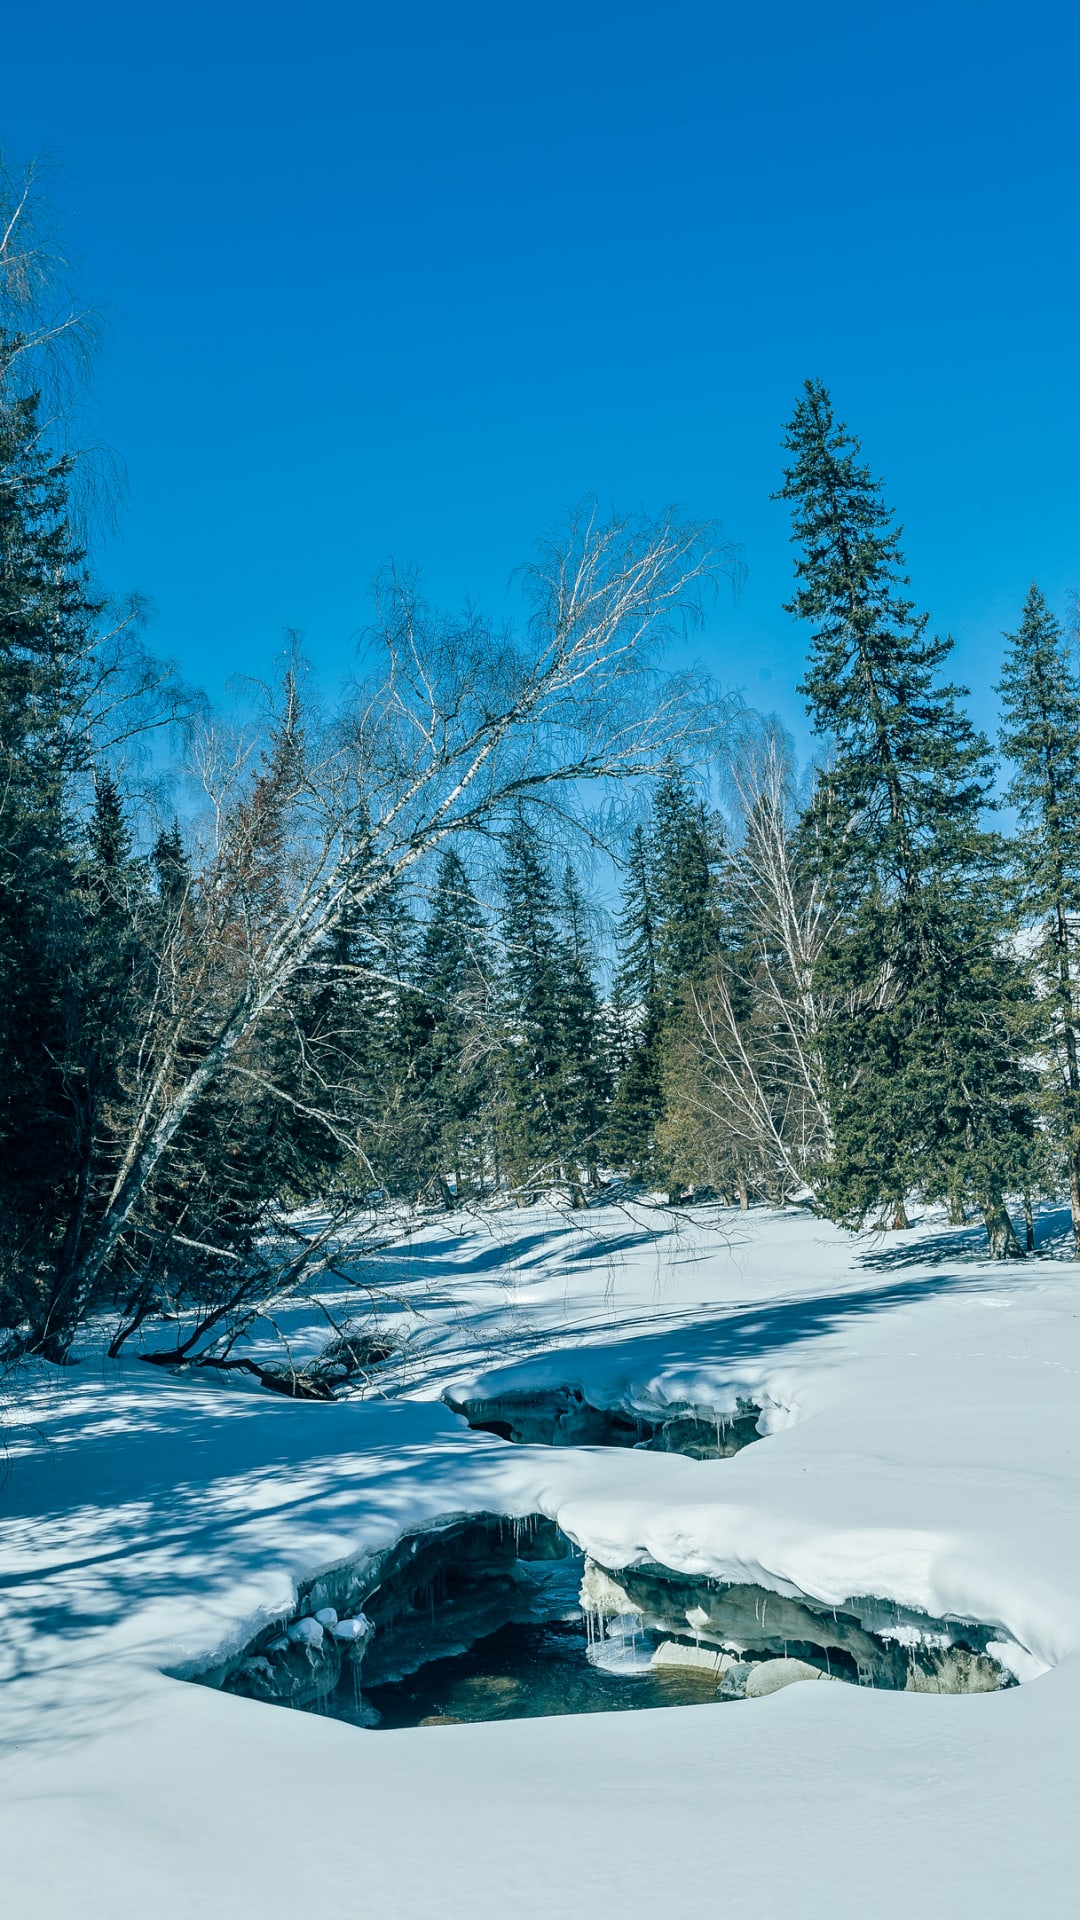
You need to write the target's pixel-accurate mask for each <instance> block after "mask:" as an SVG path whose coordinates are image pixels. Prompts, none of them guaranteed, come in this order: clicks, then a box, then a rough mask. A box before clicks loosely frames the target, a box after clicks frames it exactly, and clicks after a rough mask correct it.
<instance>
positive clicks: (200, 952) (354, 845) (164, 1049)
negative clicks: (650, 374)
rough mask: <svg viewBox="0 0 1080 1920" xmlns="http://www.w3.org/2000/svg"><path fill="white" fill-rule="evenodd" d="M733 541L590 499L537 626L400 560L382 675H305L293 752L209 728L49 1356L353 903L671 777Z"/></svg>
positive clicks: (51, 1315) (289, 705) (48, 1327)
mask: <svg viewBox="0 0 1080 1920" xmlns="http://www.w3.org/2000/svg"><path fill="white" fill-rule="evenodd" d="M723 560H724V554H723V552H722V550H721V549H720V548H719V547H718V545H717V543H716V542H715V541H714V540H713V539H712V538H711V536H710V534H709V532H708V530H707V529H703V528H701V527H698V526H687V525H684V524H683V523H681V522H680V521H679V520H677V519H676V518H675V517H674V516H673V515H666V516H664V517H662V518H661V519H659V520H657V521H647V520H643V519H627V518H614V519H610V520H603V519H601V518H600V517H599V516H598V515H597V514H596V513H595V512H593V511H590V510H585V511H583V512H582V513H580V514H579V515H577V516H576V517H575V518H574V519H573V520H572V522H571V523H570V525H569V528H568V530H567V532H566V534H565V537H564V538H562V539H552V540H550V541H549V542H547V543H546V544H545V545H544V546H543V547H542V549H541V550H540V552H539V554H538V557H537V559H536V561H535V562H534V563H533V565H532V566H531V567H530V568H529V569H528V570H527V572H526V574H525V577H524V584H525V590H526V594H527V602H528V609H529V617H528V620H527V623H526V625H525V627H524V629H523V630H522V631H520V632H515V631H512V630H510V629H508V628H503V629H497V628H494V627H492V626H491V625H490V624H488V623H486V622H484V621H483V620H481V619H479V618H478V617H477V616H475V615H469V616H468V617H466V618H465V619H461V620H453V619H447V618H444V617H442V616H439V615H437V614H435V613H433V612H432V611H431V610H430V609H429V608H427V607H426V606H425V605H424V603H423V602H422V601H421V600H420V598H419V596H418V595H417V593H416V591H415V589H414V587H413V585H412V584H411V583H410V582H409V581H407V580H402V579H401V578H398V577H395V576H391V577H390V578H388V579H387V580H386V581H384V582H383V583H382V584H381V586H380V590H379V593H378V598H377V618H376V623H375V625H374V627H373V629H372V631H371V632H370V633H369V634H368V636H367V642H366V652H367V659H368V664H369V666H370V668H371V671H370V672H369V673H368V674H367V675H366V676H365V677H364V678H363V679H362V680H360V681H358V683H357V684H356V685H355V686H354V687H353V689H352V690H351V693H350V696H349V698H348V699H347V701H346V702H345V703H344V704H343V706H342V707H341V708H340V709H339V710H338V711H337V712H335V713H333V714H331V715H328V716H321V715H319V714H317V713H315V712H311V711H309V712H307V713H305V712H304V711H303V706H302V702H301V700H300V696H299V691H298V686H297V682H296V680H295V677H293V676H288V677H287V678H286V682H285V685H284V686H283V689H282V692H281V702H280V709H279V711H278V713H277V715H276V718H275V727H276V730H277V735H278V738H279V741H280V742H283V743H285V747H287V750H282V751H281V752H279V754H278V757H277V760H276V761H275V763H274V765H273V766H272V767H269V768H268V767H267V766H266V765H265V764H264V765H262V766H259V765H257V764H256V763H255V762H254V761H253V759H252V755H251V752H250V749H249V748H247V747H245V745H244V744H243V743H239V744H237V743H230V742H228V741H226V740H224V739H223V738H222V737H221V736H214V735H213V734H211V735H208V736H206V737H205V738H204V739H203V742H202V745H201V751H200V755H199V768H200V773H201V778H202V783H203V787H204V791H205V794H206V799H207V818H208V830H207V835H206V842H205V847H204V849H203V853H202V857H201V859H200V860H199V861H198V862H197V863H196V865H195V868H194V869H193V873H192V876H191V878H190V881H189V882H188V884H187V886H186V888H185V893H184V898H183V900H182V902H180V903H179V906H178V910H177V911H176V912H175V914H174V916H173V921H172V925H171V929H170V931H169V933H168V936H167V937H166V939H165V940H164V942H163V946H162V951H161V954H160V960H159V965H158V969H157V976H156V984H155V987H154V990H153V992H152V994H151V996H150V1004H149V1007H148V1011H147V1015H146V1018H145V1022H144V1029H143V1032H142V1035H141V1038H140V1042H139V1046H138V1049H137V1059H136V1065H135V1070H134V1073H133V1079H132V1086H131V1096H130V1110H129V1117H128V1121H127V1124H126V1129H125V1137H124V1138H123V1140H122V1141H120V1142H118V1143H117V1152H116V1155H115V1165H114V1167H113V1168H112V1169H111V1177H110V1179H109V1181H108V1184H107V1190H105V1191H103V1193H102V1199H101V1205H100V1207H99V1209H98V1211H97V1216H96V1218H95V1219H94V1221H93V1224H92V1226H90V1227H88V1229H87V1231H85V1232H84V1233H83V1234H82V1235H81V1236H80V1238H79V1243H78V1245H77V1246H76V1247H74V1248H73V1249H72V1251H71V1256H70V1258H69V1259H68V1261H67V1262H66V1264H63V1265H58V1267H57V1269H56V1272H55V1275H54V1278H53V1283H52V1285H51V1287H50V1288H49V1291H48V1295H47V1298H46V1299H45V1302H44V1310H43V1312H42V1314H41V1316H40V1319H39V1322H38V1324H37V1325H36V1326H35V1328H34V1329H33V1333H32V1344H33V1345H34V1346H35V1347H36V1348H37V1349H38V1350H39V1351H41V1352H43V1353H46V1354H48V1355H51V1356H52V1357H62V1356H63V1354H64V1353H65V1352H66V1351H67V1349H68V1346H69V1345H70V1341H71V1338H72V1336H73V1332H74V1330H75V1329H76V1328H77V1327H78V1325H79V1324H80V1322H81V1321H82V1319H83V1318H84V1317H85V1315H86V1313H87V1312H88V1311H89V1310H90V1308H91V1307H92V1306H93V1304H94V1302H95V1301H96V1299H97V1298H98V1297H99V1294H100V1291H101V1289H102V1287H103V1285H105V1284H106V1283H107V1281H108V1277H109V1275H110V1272H111V1271H112V1269H113V1267H114V1265H115V1262H116V1260H117V1257H118V1253H119V1250H120V1249H121V1245H122V1242H123V1240H124V1236H125V1234H126V1233H127V1231H128V1230H129V1227H130V1226H131V1224H132V1223H133V1221H134V1219H135V1217H136V1215H137V1214H138V1211H139V1209H140V1208H141V1207H142V1206H143V1205H144V1203H145V1200H146V1197H147V1196H148V1194H149V1193H150V1191H151V1190H152V1186H153V1183H154V1181H155V1179H156V1177H157V1176H158V1175H159V1170H161V1169H162V1168H163V1166H164V1164H165V1163H166V1161H167V1158H168V1156H169V1154H170V1151H171V1150H172V1149H173V1146H174V1142H176V1140H177V1137H178V1135H179V1134H180V1132H181V1129H183V1128H184V1126H185V1124H186V1123H187V1122H188V1121H189V1116H192V1115H193V1114H195V1113H196V1111H197V1110H198V1108H199V1106H200V1103H201V1102H203V1101H205V1100H206V1099H207V1098H208V1096H209V1095H210V1093H211V1090H213V1089H215V1088H218V1087H220V1086H222V1085H223V1084H225V1083H226V1081H227V1080H228V1078H229V1077H230V1076H232V1077H234V1078H235V1079H236V1080H237V1081H241V1082H243V1081H245V1080H246V1081H247V1083H248V1084H250V1083H251V1076H258V1072H259V1069H258V1066H257V1064H255V1063H254V1062H253V1060H252V1057H251V1054H252V1047H253V1043H254V1042H255V1040H256V1038H257V1036H258V1035H259V1033H260V1032H261V1031H262V1030H263V1028H264V1026H265V1023H266V1022H267V1020H268V1019H269V1018H270V1017H271V1015H272V1014H273V1012H274V1010H275V1009H279V1008H280V1007H281V1006H282V1004H283V1001H284V999H285V997H286V996H287V994H288V992H289V990H290V987H291V986H292V985H293V984H294V983H295V982H296V981H297V980H298V979H300V978H301V977H302V976H304V974H305V972H307V971H308V970H310V969H312V968H314V967H318V966H319V965H320V964H322V963H323V956H324V954H325V950H326V946H327V942H328V940H329V939H330V937H331V936H332V935H333V933H334V931H335V929H337V928H338V927H340V926H341V924H342V922H343V921H344V920H345V919H346V917H348V916H350V915H351V916H358V915H359V916H363V915H365V914H367V913H370V912H371V911H372V910H373V909H374V908H375V906H376V904H377V902H378V901H379V899H380V898H382V897H384V896H385V895H386V893H387V892H388V891H389V890H390V889H392V888H393V887H395V886H396V885H399V884H400V883H402V882H403V881H405V880H406V879H407V878H408V876H410V875H411V874H413V873H414V872H417V871H419V869H420V868H421V867H422V864H423V863H424V862H425V861H428V860H429V859H430V857H431V856H432V855H433V854H434V853H435V852H436V851H437V850H438V849H439V848H441V847H442V846H444V845H445V844H447V843H448V842H449V840H450V839H451V838H452V837H453V838H455V839H456V840H458V841H459V842H460V841H461V840H462V839H463V837H465V836H469V835H486V836H490V835H492V834H494V833H496V832H497V831H499V830H501V826H502V824H503V823H504V822H505V820H506V818H507V817H508V814H509V812H510V811H511V810H512V809H513V808H514V807H515V806H519V805H521V804H522V803H524V802H529V803H531V804H532V805H533V806H534V807H537V806H540V807H542V806H544V805H545V804H546V805H551V806H553V807H558V809H559V811H560V812H562V813H565V811H566V810H567V809H568V808H569V809H572V808H573V806H574V796H575V793H576V792H577V791H578V789H579V788H580V785H581V783H584V782H589V783H601V784H608V783H616V782H622V781H625V780H627V779H629V778H633V777H634V776H636V775H639V774H642V773H647V772H655V771H656V770H657V769H658V768H659V767H660V766H661V765H662V764H663V763H664V761H665V758H666V757H667V756H669V755H670V754H671V752H672V749H673V745H674V744H675V743H676V742H677V741H678V740H679V739H680V738H681V737H683V736H685V735H686V733H687V731H688V730H691V731H692V730H693V727H694V724H695V722H694V716H693V709H692V706H691V705H690V704H689V703H688V698H687V689H686V687H685V685H683V684H682V683H680V682H678V681H674V680H671V679H666V678H664V677H663V676H662V675H661V674H660V673H659V671H658V649H659V647H660V645H661V643H662V641H663V639H664V637H665V635H666V633H667V632H668V631H669V630H670V628H671V627H672V625H673V624H674V623H676V622H678V621H681V620H683V619H685V618H686V617H688V616H691V615H692V614H693V612H694V610H695V608H696V606H697V601H698V593H699V589H700V586H701V583H702V582H703V581H704V580H705V579H706V577H707V576H708V575H709V574H710V573H711V572H712V571H713V570H714V568H715V567H716V566H717V565H718V564H722V562H723ZM265 1091H266V1092H267V1094H268V1096H269V1097H271V1098H275V1097H280V1098H283V1099H285V1100H293V1101H294V1102H295V1100H296V1098H297V1096H296V1095H295V1094H290V1093H289V1092H288V1091H287V1090H286V1089H284V1088H280V1087H275V1086H273V1085H268V1086H267V1087H266V1088H265ZM317 1117H319V1118H321V1119H323V1120H325V1121H327V1122H328V1123H329V1124H333V1120H332V1117H330V1116H328V1115H326V1114H323V1113H322V1112H321V1110H320V1111H319V1114H318V1116H317ZM352 1144H353V1145H354V1146H357V1147H358V1148H359V1150H360V1151H362V1142H359V1143H357V1142H353V1143H352Z"/></svg>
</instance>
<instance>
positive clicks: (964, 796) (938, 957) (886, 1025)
mask: <svg viewBox="0 0 1080 1920" xmlns="http://www.w3.org/2000/svg"><path fill="white" fill-rule="evenodd" d="M786 445H787V448H788V451H789V453H790V455H791V464H790V466H789V467H788V469H787V471H786V476H785V484H784V486H783V488H782V489H781V491H780V494H779V497H780V498H781V499H784V500H787V501H788V502H790V504H791V508H792V521H793V532H792V538H793V540H794V541H795V542H796V544H797V545H798V547H799V548H800V550H801V551H800V557H799V559H798V561H797V564H796V582H797V586H796V593H795V597H794V599H793V600H792V602H791V603H790V605H789V608H788V611H789V612H791V613H793V614H794V615H795V616H796V617H797V618H798V619H801V620H806V621H808V622H810V623H812V625H813V627H814V633H813V637H812V641H811V647H810V658H809V666H808V670H807V674H806V678H805V681H804V683H803V687H802V691H803V693H804V694H805V696H806V698H807V703H808V707H809V710H810V713H811V715H812V718H813V724H814V727H815V730H816V731H817V732H818V733H820V734H823V735H825V736H827V737H828V738H829V740H830V742H831V744H832V751H833V759H832V760H831V762H830V764H829V765H828V766H827V767H826V769H825V770H824V771H823V773H822V774H821V776H820V778H819V782H818V787H817V793H816V797H815V800H814V802H813V804H812V807H811V810H810V814H809V818H808V821H807V825H806V833H807V840H808V843H809V844H810V845H811V846H812V848H813V853H814V858H815V859H816V861H817V862H818V863H819V868H820V870H822V871H823V872H824V873H825V874H827V875H828V878H829V880H830V882H831V884H832V886H833V887H834V888H835V890H836V894H837V898H838V900H839V901H840V903H841V905H842V907H843V910H844V913H843V920H842V923H841V924H842V931H841V932H840V933H839V934H838V935H837V937H836V938H834V939H833V940H832V941H831V942H830V944H829V947H828V949H827V951H826V953H825V956H824V958H823V961H822V982H823V985H825V986H827V987H828V988H829V990H830V991H831V992H832V993H833V994H834V995H835V996H837V1001H836V1004H837V1005H838V1006H839V1008H840V1011H837V1012H836V1013H835V1014H834V1015H833V1016H832V1017H831V1018H830V1019H829V1020H828V1021H826V1023H825V1030H824V1031H823V1033H822V1036H821V1040H822V1056H823V1059H824V1062H825V1070H826V1076H827V1081H828V1092H829V1104H830V1109H831V1113H832V1117H833V1127H834V1143H833V1155H832V1164H831V1167H830V1169H829V1172H828V1176H827V1179H826V1181H825V1185H824V1190H823V1198H824V1203H825V1205H826V1206H827V1207H828V1209H829V1210H830V1211H831V1212H832V1213H833V1214H834V1216H835V1217H837V1218H840V1219H844V1220H850V1221H857V1222H861V1221H863V1220H865V1219H866V1218H867V1217H871V1216H874V1215H877V1216H883V1217H888V1216H890V1215H891V1216H892V1217H894V1219H895V1220H896V1221H897V1222H898V1223H902V1221H903V1218H904V1214H903V1208H904V1201H905V1197H906V1196H907V1195H908V1194H910V1193H919V1194H922V1195H923V1196H924V1197H925V1198H928V1199H941V1198H947V1197H951V1198H953V1199H954V1200H955V1197H956V1195H957V1194H958V1193H963V1194H968V1193H969V1194H971V1195H972V1196H973V1197H974V1198H975V1199H976V1200H977V1202H978V1204H979V1206H980V1208H981V1210H982V1213H983V1216H984V1219H985V1221H986V1226H987V1231H988V1235H989V1239H990V1245H991V1250H992V1252H993V1254H994V1255H995V1257H1000V1258H1005V1257H1012V1256H1014V1255H1017V1254H1019V1252H1020V1248H1019V1245H1018V1243H1017V1241H1016V1237H1015V1234H1014V1232H1013V1229H1012V1225H1011V1222H1010V1220H1009V1216H1008V1213H1007V1211H1006V1207H1005V1200H1004V1196H1005V1193H1006V1192H1007V1191H1008V1190H1009V1189H1010V1188H1012V1189H1014V1190H1015V1189H1017V1188H1019V1189H1021V1190H1023V1189H1024V1188H1025V1187H1026V1186H1027V1185H1028V1183H1029V1181H1030V1178H1031V1167H1032V1161H1033V1157H1034V1155H1035V1139H1034V1121H1033V1111H1032V1094H1033V1086H1032V1076H1031V1073H1030V1070H1029V1069H1028V1067H1027V1066H1026V1064H1025V1062H1024V1059H1023V1054H1022V1046H1021V1042H1020V1039H1019V1029H1020V1026H1021V1024H1022V1006H1023V1002H1024V999H1025V987H1024V982H1023V979H1022V976H1021V971H1020V969H1019V967H1018V966H1017V965H1016V963H1015V961H1014V960H1012V959H1011V957H1010V956H1009V954H1008V952H1007V950H1006V947H1005V945H1004V941H1003V933H1004V922H1003V912H1002V898H1001V888H1000V848H999V846H998V843H996V842H995V841H994V840H993V838H992V837H991V836H990V835H988V834H987V833H986V832H985V831H984V830H983V827H982V822H981V812H982V809H983V807H984V806H985V805H986V803H987V800H988V797H989V787H990V779H991V766H990V760H989V750H988V747H987V744H986V742H985V741H984V740H983V739H982V738H981V736H980V735H979V734H977V733H976V732H975V730H974V728H973V727H972V725H971V723H970V720H969V719H968V717H967V716H966V714H965V713H964V712H963V710H962V707H961V705H960V700H961V697H962V690H961V689H960V688H958V687H956V686H954V685H952V684H950V683H948V682H947V681H943V680H942V679H941V677H940V674H941V669H942V667H943V666H944V664H945V662H946V660H947V657H948V654H949V652H950V649H951V644H952V643H951V641H949V640H948V639H939V638H935V637H932V636H930V635H929V633H928V630H927V626H928V623H927V616H926V615H924V614H920V613H918V612H917V611H916V608H915V605H914V603H913V602H912V601H911V600H910V599H909V598H908V597H907V594H906V592H905V588H906V587H907V585H908V581H907V577H906V575H905V573H904V571H903V558H902V554H901V551H900V533H899V529H897V528H895V527H894V526H893V523H892V515H891V513H890V511H889V509H888V508H887V507H886V505H885V503H884V501H883V499H882V495H881V489H880V486H879V484H878V483H877V482H876V481H874V479H873V478H872V476H871V474H870V471H869V469H868V468H867V467H866V466H865V465H863V464H862V463H861V462H860V460H859V458H858V455H859V451H860V449H859V444H858V442H857V441H856V440H855V439H853V438H852V437H851V436H850V435H849V434H848V433H847V432H846V430H845V429H844V428H843V427H842V426H839V425H838V424H837V423H836V422H835V420H834V417H833V412H832V407H831V403H830V400H829V396H828V394H827V392H826V391H825V389H824V387H823V386H821V385H820V383H817V382H814V381H809V382H807V385H806V388H805V392H804V395H803V398H802V399H801V400H800V402H799V404H798V406H797V408H796V411H795V415H794V418H793V420H792V422H791V425H790V427H789V429H788V432H787V438H786ZM845 996H846V998H845Z"/></svg>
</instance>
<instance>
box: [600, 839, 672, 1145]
mask: <svg viewBox="0 0 1080 1920" xmlns="http://www.w3.org/2000/svg"><path fill="white" fill-rule="evenodd" d="M657 917H658V907H657V901H656V897H655V873H654V860H653V846H652V841H651V839H650V838H649V837H648V836H647V835H646V832H645V829H644V828H643V827H640V826H638V827H635V828H634V831H633V833H632V835H631V838H630V846H629V849H628V852H627V858H626V874H625V880H624V884H623V901H622V911H621V913H620V915H619V919H618V923H617V929H616V938H617V945H618V955H619V959H618V965H617V967H616V970H615V977H614V981H613V983H612V997H611V1013H610V1027H611V1033H610V1038H609V1043H608V1053H609V1058H610V1059H611V1062H612V1067H613V1070H614V1074H615V1093H614V1098H613V1099H612V1102H611V1108H610V1111H609V1114H608V1121H607V1129H606V1146H607V1151H608V1153H609V1155H610V1157H611V1160H612V1162H613V1164H614V1165H615V1166H617V1167H621V1168H625V1169H626V1171H627V1172H628V1173H630V1174H631V1175H632V1177H633V1178H635V1179H647V1178H648V1175H649V1172H650V1169H651V1167H652V1161H653V1155H654V1148H655V1135H656V1126H657V1122H658V1121H659V1118H660V1114H661V1111H662V1095H661V1092H660V1040H661V1032H662V1027H663V1015H662V1008H661V1002H660V995H659V991H658V967H657V943H658V927H657Z"/></svg>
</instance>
